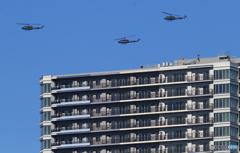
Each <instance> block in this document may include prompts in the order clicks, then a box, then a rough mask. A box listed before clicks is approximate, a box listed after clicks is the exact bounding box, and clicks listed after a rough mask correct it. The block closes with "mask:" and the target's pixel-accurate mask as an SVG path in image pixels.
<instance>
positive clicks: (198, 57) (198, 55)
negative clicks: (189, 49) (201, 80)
mask: <svg viewBox="0 0 240 153" xmlns="http://www.w3.org/2000/svg"><path fill="white" fill-rule="evenodd" d="M197 61H198V62H200V53H198V54H197Z"/></svg>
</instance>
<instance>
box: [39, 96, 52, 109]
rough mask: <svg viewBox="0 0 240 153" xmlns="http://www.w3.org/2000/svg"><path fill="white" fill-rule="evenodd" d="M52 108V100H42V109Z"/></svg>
mask: <svg viewBox="0 0 240 153" xmlns="http://www.w3.org/2000/svg"><path fill="white" fill-rule="evenodd" d="M49 106H51V103H50V98H43V99H41V108H43V107H49Z"/></svg>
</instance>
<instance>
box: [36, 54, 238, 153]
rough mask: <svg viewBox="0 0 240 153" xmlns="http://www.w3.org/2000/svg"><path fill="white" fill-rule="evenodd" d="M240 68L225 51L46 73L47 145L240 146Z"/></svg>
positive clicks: (57, 151)
mask: <svg viewBox="0 0 240 153" xmlns="http://www.w3.org/2000/svg"><path fill="white" fill-rule="evenodd" d="M168 65H171V66H168ZM239 69H240V59H234V60H232V59H230V58H229V56H218V57H214V58H202V59H197V60H179V61H175V63H174V66H172V64H168V63H164V64H162V65H160V64H158V65H157V66H156V67H154V68H144V67H142V68H141V69H136V70H124V71H112V72H101V73H88V74H73V75H56V76H42V77H41V78H40V85H41V95H40V99H41V109H40V113H41V123H40V127H41V137H40V142H41V149H40V153H193V152H213V151H212V150H213V149H214V148H213V146H214V147H215V149H214V152H224V153H227V152H239V149H238V148H235V147H233V148H229V146H230V145H232V146H239V133H238V131H239V130H238V129H239ZM226 146H228V147H226ZM230 147H231V146H230Z"/></svg>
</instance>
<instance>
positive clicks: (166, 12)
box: [162, 12, 172, 15]
mask: <svg viewBox="0 0 240 153" xmlns="http://www.w3.org/2000/svg"><path fill="white" fill-rule="evenodd" d="M162 13H164V14H168V15H172V14H170V13H167V12H162Z"/></svg>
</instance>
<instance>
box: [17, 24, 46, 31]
mask: <svg viewBox="0 0 240 153" xmlns="http://www.w3.org/2000/svg"><path fill="white" fill-rule="evenodd" d="M17 24H21V25H27V26H23V27H22V29H23V30H33V29H42V28H43V27H44V25H42V26H41V27H33V26H30V25H41V24H27V23H17Z"/></svg>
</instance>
